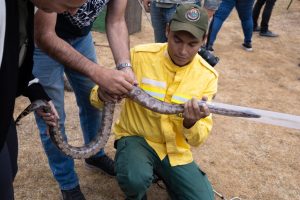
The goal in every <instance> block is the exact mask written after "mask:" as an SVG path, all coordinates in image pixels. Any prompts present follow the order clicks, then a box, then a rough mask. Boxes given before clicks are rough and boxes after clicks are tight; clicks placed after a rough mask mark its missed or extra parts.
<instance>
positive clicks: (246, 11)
mask: <svg viewBox="0 0 300 200" xmlns="http://www.w3.org/2000/svg"><path fill="white" fill-rule="evenodd" d="M253 3H254V0H247V1H244V0H237V3H236V9H237V12H238V14H239V18H240V20H241V22H242V28H243V32H244V43H245V44H251V42H252V33H253V19H252V7H253Z"/></svg>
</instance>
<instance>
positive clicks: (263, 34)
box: [259, 31, 278, 37]
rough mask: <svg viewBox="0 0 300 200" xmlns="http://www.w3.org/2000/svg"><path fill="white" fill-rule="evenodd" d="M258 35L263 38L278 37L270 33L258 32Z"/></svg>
mask: <svg viewBox="0 0 300 200" xmlns="http://www.w3.org/2000/svg"><path fill="white" fill-rule="evenodd" d="M259 35H260V36H263V37H278V34H276V33H273V32H272V31H265V32H260V33H259Z"/></svg>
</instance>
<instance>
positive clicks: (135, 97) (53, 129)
mask: <svg viewBox="0 0 300 200" xmlns="http://www.w3.org/2000/svg"><path fill="white" fill-rule="evenodd" d="M127 98H129V99H131V100H132V101H134V102H136V103H137V104H139V105H141V106H143V107H145V108H147V109H149V110H151V111H153V112H157V113H160V114H168V115H170V114H177V115H179V114H182V113H183V111H184V104H171V103H167V102H164V101H161V100H159V99H156V98H154V97H152V96H151V95H149V94H148V93H147V92H145V91H144V90H143V89H141V88H139V87H138V86H133V89H132V90H131V91H130V92H129V93H128V94H127ZM198 104H199V106H200V105H203V104H206V105H207V107H208V108H209V111H210V112H211V113H214V114H219V115H225V116H231V117H245V118H259V117H260V115H257V114H255V113H252V112H249V111H236V110H231V109H225V108H221V107H217V106H214V105H213V104H209V103H206V102H205V101H202V100H201V101H198ZM115 107H116V103H115V102H104V107H103V111H102V119H101V126H100V127H101V128H100V129H99V131H98V132H97V134H96V136H95V137H94V139H93V140H92V141H91V142H90V143H88V144H85V145H83V146H80V147H77V146H72V145H70V144H68V142H67V140H65V139H64V138H63V136H62V134H61V132H60V130H59V126H58V123H57V125H56V126H49V136H50V139H51V141H52V142H53V143H54V144H55V146H56V147H57V148H58V149H59V150H60V151H61V152H62V153H64V154H65V155H66V156H69V157H71V158H73V159H86V158H89V157H91V156H93V155H95V154H96V153H98V152H99V151H100V149H102V148H104V146H105V145H106V143H107V141H108V139H109V137H110V134H111V127H112V123H113V115H114V110H115ZM37 109H43V110H44V112H49V113H50V112H51V107H50V105H49V104H48V102H47V101H45V100H40V99H39V100H36V101H34V102H32V103H31V104H30V105H29V106H28V107H27V108H25V110H24V111H23V112H21V114H20V115H19V116H18V117H17V119H16V124H18V123H19V121H20V120H21V119H22V118H23V117H25V116H26V115H28V114H29V113H31V112H34V111H36V110H37Z"/></svg>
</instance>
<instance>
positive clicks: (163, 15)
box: [150, 1, 200, 43]
mask: <svg viewBox="0 0 300 200" xmlns="http://www.w3.org/2000/svg"><path fill="white" fill-rule="evenodd" d="M196 4H197V5H200V2H199V3H196ZM177 6H178V4H173V5H172V4H171V5H169V6H167V7H166V8H165V7H160V6H157V2H156V1H152V2H151V5H150V15H151V22H152V26H153V29H154V39H155V42H158V43H164V42H167V40H168V39H167V37H166V27H167V24H168V23H169V22H170V20H171V18H172V16H173V13H174V12H175V10H176V8H177Z"/></svg>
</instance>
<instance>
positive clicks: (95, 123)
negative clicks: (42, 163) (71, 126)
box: [33, 33, 104, 190]
mask: <svg viewBox="0 0 300 200" xmlns="http://www.w3.org/2000/svg"><path fill="white" fill-rule="evenodd" d="M66 42H68V43H69V44H70V45H71V46H73V48H74V49H76V50H77V51H78V52H80V53H81V54H82V55H84V56H86V57H87V58H89V59H90V60H92V61H93V62H96V60H97V58H96V53H95V49H94V45H93V39H92V35H91V33H89V34H88V35H87V36H84V37H79V38H75V39H72V40H67V41H66ZM64 72H65V74H66V76H67V78H68V80H69V82H70V84H71V86H72V88H73V90H74V93H75V97H76V101H77V105H78V107H79V117H80V125H81V129H82V132H83V138H84V142H85V144H87V143H89V142H90V141H91V140H92V139H93V138H94V136H95V135H96V134H97V132H98V130H99V128H100V120H101V112H100V111H99V110H97V109H96V108H94V107H93V106H91V104H90V101H89V95H90V91H91V89H92V87H93V86H94V85H95V83H93V82H92V81H91V80H90V79H89V78H88V77H86V76H84V75H81V74H80V73H78V72H75V71H73V70H71V69H69V68H67V67H65V66H63V65H62V64H60V63H59V62H57V61H56V60H54V59H52V58H50V57H49V56H48V55H47V54H45V53H44V52H43V51H42V50H40V49H39V48H36V49H35V52H34V67H33V74H34V76H35V77H37V78H38V79H39V80H40V83H41V84H42V86H43V87H44V89H45V91H46V93H47V94H48V95H49V97H50V98H51V99H52V101H53V103H54V105H55V108H56V109H57V111H58V115H59V117H60V119H59V126H60V131H61V133H62V134H63V135H64V137H65V139H66V135H65V126H64V124H65V119H66V114H65V110H64V79H63V76H64ZM69 117H72V116H69ZM36 121H37V125H38V128H39V131H40V137H41V141H42V143H43V147H44V150H45V152H46V154H47V157H48V162H49V165H50V168H51V170H52V173H53V175H54V178H55V179H56V180H57V182H58V183H59V186H60V188H61V189H62V190H69V189H72V188H74V187H76V186H77V185H78V184H79V181H78V177H77V175H76V173H75V170H74V161H73V159H72V158H69V157H67V156H65V155H64V154H63V153H61V152H60V151H59V150H58V149H57V148H56V146H55V145H54V144H53V143H52V141H51V140H50V137H48V135H47V134H46V130H47V127H46V124H45V123H44V121H43V119H42V118H41V117H39V116H37V115H36ZM102 155H104V151H103V150H101V151H100V152H99V153H98V154H97V155H96V156H102Z"/></svg>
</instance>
